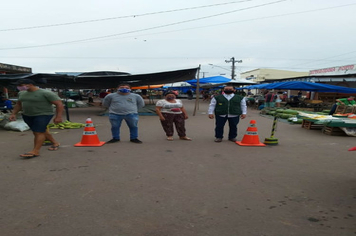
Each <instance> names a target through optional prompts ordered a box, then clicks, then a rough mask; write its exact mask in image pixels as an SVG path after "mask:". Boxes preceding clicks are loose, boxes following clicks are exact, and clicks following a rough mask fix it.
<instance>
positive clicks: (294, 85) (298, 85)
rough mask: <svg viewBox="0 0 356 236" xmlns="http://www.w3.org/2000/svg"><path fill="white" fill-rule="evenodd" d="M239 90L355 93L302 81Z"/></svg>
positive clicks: (355, 91) (344, 88)
mask: <svg viewBox="0 0 356 236" xmlns="http://www.w3.org/2000/svg"><path fill="white" fill-rule="evenodd" d="M241 89H277V90H279V89H285V90H302V91H313V92H330V93H332V92H334V93H355V94H356V89H354V88H348V87H342V86H336V85H329V84H321V83H311V82H302V81H288V82H278V83H270V84H259V85H251V86H246V87H243V88H241Z"/></svg>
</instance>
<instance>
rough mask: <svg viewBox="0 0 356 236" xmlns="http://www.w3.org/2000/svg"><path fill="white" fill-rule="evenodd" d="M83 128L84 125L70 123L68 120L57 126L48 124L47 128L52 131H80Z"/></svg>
mask: <svg viewBox="0 0 356 236" xmlns="http://www.w3.org/2000/svg"><path fill="white" fill-rule="evenodd" d="M84 126H85V124H82V123H75V122H70V121H68V120H67V121H65V122H62V123H58V124H54V123H51V124H48V128H52V129H80V128H82V127H84Z"/></svg>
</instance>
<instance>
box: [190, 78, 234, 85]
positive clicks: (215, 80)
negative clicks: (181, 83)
mask: <svg viewBox="0 0 356 236" xmlns="http://www.w3.org/2000/svg"><path fill="white" fill-rule="evenodd" d="M230 80H231V79H229V78H226V77H224V76H212V77H207V78H201V79H199V84H222V83H227V82H229V81H230ZM185 82H187V83H189V84H191V85H193V86H197V80H196V79H192V80H187V81H185Z"/></svg>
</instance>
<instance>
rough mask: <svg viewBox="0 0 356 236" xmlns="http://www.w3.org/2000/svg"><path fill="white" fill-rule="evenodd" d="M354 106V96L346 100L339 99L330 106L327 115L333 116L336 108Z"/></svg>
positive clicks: (355, 103) (355, 102)
mask: <svg viewBox="0 0 356 236" xmlns="http://www.w3.org/2000/svg"><path fill="white" fill-rule="evenodd" d="M341 105H343V106H355V105H356V101H355V97H354V96H350V97H348V98H339V99H336V103H335V104H334V105H333V106H332V108H331V110H330V112H329V115H333V114H334V113H335V111H336V108H337V106H341Z"/></svg>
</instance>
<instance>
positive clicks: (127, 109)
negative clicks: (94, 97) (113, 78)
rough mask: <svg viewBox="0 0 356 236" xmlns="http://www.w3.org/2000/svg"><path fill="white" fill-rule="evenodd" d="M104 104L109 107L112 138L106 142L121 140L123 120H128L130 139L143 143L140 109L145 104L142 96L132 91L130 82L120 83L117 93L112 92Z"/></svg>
mask: <svg viewBox="0 0 356 236" xmlns="http://www.w3.org/2000/svg"><path fill="white" fill-rule="evenodd" d="M103 106H104V107H108V108H109V120H110V123H111V133H112V139H111V140H110V141H108V142H106V143H116V142H119V141H120V127H121V123H122V120H125V121H126V124H127V126H128V127H129V129H130V141H131V142H133V143H142V141H140V140H139V139H138V110H139V109H140V108H142V107H144V106H145V103H144V101H143V99H142V97H141V96H140V95H138V94H134V93H131V87H130V85H129V84H120V85H119V86H118V91H117V93H110V94H109V95H107V96H106V97H105V98H104V100H103Z"/></svg>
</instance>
